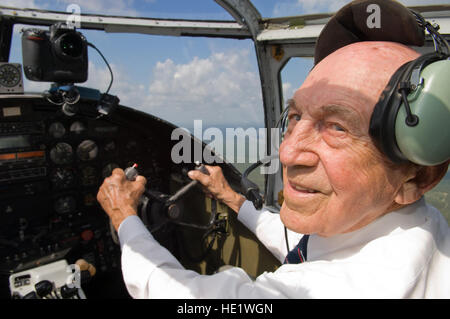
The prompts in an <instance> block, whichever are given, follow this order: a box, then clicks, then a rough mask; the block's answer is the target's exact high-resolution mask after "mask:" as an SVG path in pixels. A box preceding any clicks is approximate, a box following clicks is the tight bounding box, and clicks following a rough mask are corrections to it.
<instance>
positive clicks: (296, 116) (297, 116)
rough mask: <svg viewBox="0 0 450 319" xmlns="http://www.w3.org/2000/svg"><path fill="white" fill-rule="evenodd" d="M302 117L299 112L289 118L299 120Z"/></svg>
mask: <svg viewBox="0 0 450 319" xmlns="http://www.w3.org/2000/svg"><path fill="white" fill-rule="evenodd" d="M301 119H302V116H301V115H299V114H292V115H291V116H289V120H290V121H295V122H298V121H300V120H301Z"/></svg>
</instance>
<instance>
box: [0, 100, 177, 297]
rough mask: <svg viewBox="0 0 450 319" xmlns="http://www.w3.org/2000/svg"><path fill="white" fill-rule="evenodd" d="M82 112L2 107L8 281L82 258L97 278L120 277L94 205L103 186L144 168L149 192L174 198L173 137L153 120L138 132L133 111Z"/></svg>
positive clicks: (1, 237)
mask: <svg viewBox="0 0 450 319" xmlns="http://www.w3.org/2000/svg"><path fill="white" fill-rule="evenodd" d="M80 109H81V110H83V109H84V112H82V114H77V115H74V116H67V115H65V114H64V113H63V112H61V110H60V109H59V108H58V107H57V106H54V105H51V104H49V103H47V102H45V101H44V100H43V99H41V98H37V99H14V98H8V99H6V98H5V99H3V101H2V104H0V274H2V275H7V274H11V273H16V272H19V271H22V270H24V269H29V268H32V267H37V266H39V265H42V264H46V263H49V262H52V261H54V260H58V259H61V258H65V259H67V260H69V261H70V260H71V258H72V259H73V260H75V259H79V258H84V259H85V260H87V261H88V262H90V263H92V264H94V265H95V266H96V268H97V270H98V271H99V273H108V272H111V271H112V272H117V271H119V272H120V248H119V246H118V245H117V244H115V243H113V242H112V239H111V234H110V228H109V220H108V218H107V216H106V214H105V213H104V212H103V210H102V209H101V207H100V205H99V204H98V203H97V199H96V195H97V192H98V189H99V187H100V185H101V183H102V182H103V180H104V178H106V177H108V176H110V175H111V173H112V171H113V170H114V169H115V168H117V167H120V168H123V169H124V168H126V167H129V166H131V165H133V164H134V163H136V162H138V163H139V167H140V171H139V173H140V174H141V175H144V176H145V177H146V178H147V180H149V181H151V183H149V186H150V189H153V190H155V191H160V192H165V193H169V181H168V178H167V176H169V175H170V164H169V163H170V157H169V158H167V156H170V145H169V144H170V143H168V142H167V138H169V139H170V135H166V133H165V131H164V130H161V129H160V127H159V126H158V125H161V123H160V122H155V123H154V125H152V124H151V123H150V122H152V121H154V118H148V119H147V123H146V124H145V125H144V126H146V130H143V129H142V130H140V129H139V128H140V127H141V125H137V122H135V121H134V120H136V121H139V117H141V119H140V120H141V121H142V114H135V112H136V111H134V110H131V109H128V110H127V109H122V112H123V114H118V115H117V117H116V118H114V117H108V118H98V117H97V116H95V103H94V102H92V103H91V102H89V101H87V102H85V103H84V104H83V105H81V107H80ZM130 110H131V111H130ZM127 116H128V117H129V118H127ZM148 121H150V122H148ZM151 127H154V128H155V130H156V131H155V134H151V129H149V128H151ZM167 132H169V131H167ZM167 134H169V133H167ZM158 135H160V136H158ZM161 135H162V136H161ZM99 277H100V278H101V276H99ZM119 278H121V276H119ZM2 286H4V285H3V281H2ZM4 293H5V291H0V294H2V295H3V294H4ZM5 294H6V293H5Z"/></svg>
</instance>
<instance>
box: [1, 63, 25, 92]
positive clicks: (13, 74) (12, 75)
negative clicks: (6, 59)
mask: <svg viewBox="0 0 450 319" xmlns="http://www.w3.org/2000/svg"><path fill="white" fill-rule="evenodd" d="M20 79H21V75H20V71H19V69H17V68H16V67H15V66H13V65H11V64H3V65H1V66H0V84H1V85H3V86H6V87H14V86H16V85H17V84H19V83H20Z"/></svg>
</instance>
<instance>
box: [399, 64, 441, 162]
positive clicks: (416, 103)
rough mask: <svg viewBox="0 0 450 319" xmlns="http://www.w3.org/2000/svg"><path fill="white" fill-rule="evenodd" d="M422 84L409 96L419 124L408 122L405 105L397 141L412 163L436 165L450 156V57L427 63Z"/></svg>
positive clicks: (400, 113)
mask: <svg viewBox="0 0 450 319" xmlns="http://www.w3.org/2000/svg"><path fill="white" fill-rule="evenodd" d="M420 77H421V84H420V85H419V86H418V87H417V88H416V89H415V90H414V91H412V92H411V93H410V94H409V96H408V101H409V104H410V107H411V111H412V113H413V114H415V115H417V116H418V117H419V123H418V124H417V125H416V126H412V127H411V126H408V125H407V124H406V123H405V119H406V111H405V107H404V105H403V104H402V105H401V106H400V109H399V112H398V114H397V118H396V121H395V136H396V142H397V145H398V147H399V149H400V150H401V152H402V153H403V154H404V155H405V157H406V158H408V159H409V160H410V161H411V162H413V163H416V164H419V165H426V166H433V165H437V164H440V163H443V162H445V161H447V160H448V159H450V60H441V61H437V62H434V63H431V64H429V65H428V66H426V67H425V68H424V69H423V70H422V72H421V75H420Z"/></svg>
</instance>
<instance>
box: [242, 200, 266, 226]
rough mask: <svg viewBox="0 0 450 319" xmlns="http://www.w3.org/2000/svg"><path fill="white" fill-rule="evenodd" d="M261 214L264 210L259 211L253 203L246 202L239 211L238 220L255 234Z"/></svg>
mask: <svg viewBox="0 0 450 319" xmlns="http://www.w3.org/2000/svg"><path fill="white" fill-rule="evenodd" d="M261 212H262V210H257V209H256V208H255V206H253V203H252V202H251V201H249V200H246V201H245V202H244V203H243V204H242V206H241V208H240V209H239V212H238V220H239V221H240V222H241V223H242V224H244V225H245V226H246V227H247V228H248V229H249V230H251V231H253V232H254V233H255V232H256V226H257V225H258V217H260V215H261Z"/></svg>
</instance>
